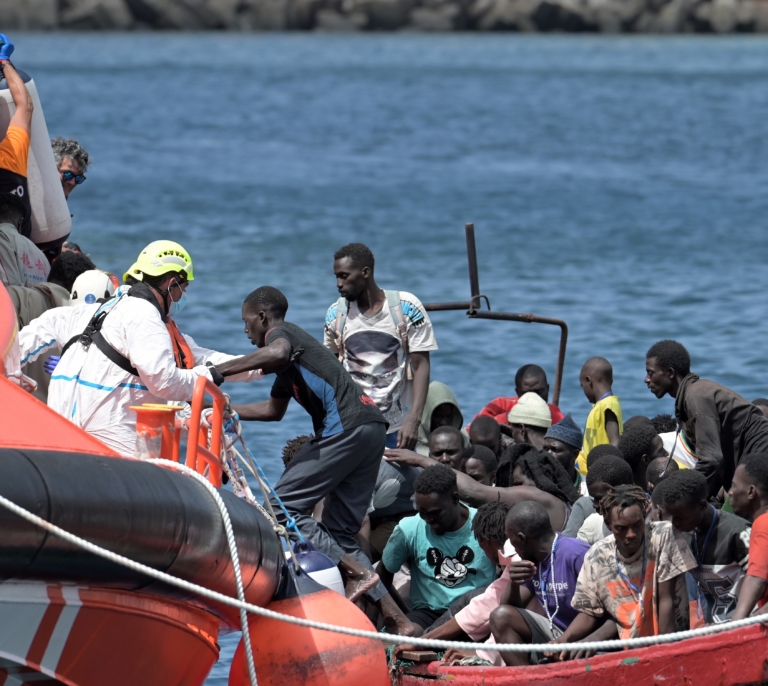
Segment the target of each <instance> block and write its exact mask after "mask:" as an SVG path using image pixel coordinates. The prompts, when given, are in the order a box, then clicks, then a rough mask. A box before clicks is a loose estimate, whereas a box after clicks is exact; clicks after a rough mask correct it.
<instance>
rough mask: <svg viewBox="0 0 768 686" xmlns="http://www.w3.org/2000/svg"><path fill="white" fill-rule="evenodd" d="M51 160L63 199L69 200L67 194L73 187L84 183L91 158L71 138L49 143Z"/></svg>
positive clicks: (57, 139)
mask: <svg viewBox="0 0 768 686" xmlns="http://www.w3.org/2000/svg"><path fill="white" fill-rule="evenodd" d="M51 147H52V148H53V158H54V159H55V160H56V166H57V167H58V169H59V178H60V179H61V187H62V188H63V189H64V197H65V198H66V199H67V200H69V194H70V193H71V192H72V191H73V190H74V188H75V186H79V185H80V184H81V183H83V181H85V179H86V176H85V172H87V171H88V165H89V164H90V162H91V157H90V155H89V154H88V151H87V150H86V149H85V148H84V147H83V146H82V145H80V143H78V142H77V141H76V140H74V139H73V138H54V139H53V140H52V141H51Z"/></svg>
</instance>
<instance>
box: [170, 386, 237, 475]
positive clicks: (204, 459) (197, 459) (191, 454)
mask: <svg viewBox="0 0 768 686" xmlns="http://www.w3.org/2000/svg"><path fill="white" fill-rule="evenodd" d="M206 394H208V395H210V396H211V397H212V398H213V413H212V414H211V416H210V422H211V447H212V448H213V449H214V450H220V448H221V438H222V436H223V434H224V409H225V408H226V406H227V399H226V398H225V397H224V394H223V393H222V392H221V391H220V390H219V387H218V386H217V385H216V384H215V383H213V381H211V380H210V379H207V378H206V377H204V376H201V377H200V378H199V379H198V380H197V382H196V383H195V391H194V393H193V394H192V416H191V417H190V418H189V421H188V422H187V426H188V427H189V435H188V436H187V461H186V465H187V467H189V468H190V469H195V470H197V472H198V473H200V474H202V473H203V472H204V471H205V466H206V464H207V465H208V468H209V469H208V480H209V481H210V482H211V484H213V485H214V486H216V487H217V488H221V473H222V469H221V457H219V455H218V454H214V453H212V452H211V451H210V450H208V436H207V433H208V432H207V431H203V430H202V429H201V427H200V418H201V416H202V413H203V403H204V400H205V396H206ZM177 433H178V432H177ZM177 454H178V453H177ZM176 461H177V462H178V458H177V460H176Z"/></svg>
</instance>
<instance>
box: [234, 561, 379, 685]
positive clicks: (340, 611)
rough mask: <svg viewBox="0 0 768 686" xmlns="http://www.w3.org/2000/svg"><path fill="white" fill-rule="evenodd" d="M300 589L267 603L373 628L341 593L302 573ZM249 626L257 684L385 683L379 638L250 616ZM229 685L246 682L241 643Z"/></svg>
mask: <svg viewBox="0 0 768 686" xmlns="http://www.w3.org/2000/svg"><path fill="white" fill-rule="evenodd" d="M298 585H299V593H296V592H294V593H291V594H290V595H291V597H287V598H283V599H281V600H274V601H272V602H271V603H270V604H269V605H268V606H267V608H268V609H270V610H274V611H275V612H281V613H283V614H286V615H290V616H291V617H300V618H302V619H312V620H314V621H317V622H328V623H329V624H337V625H339V626H344V627H347V628H350V629H363V630H365V631H376V628H375V627H374V626H373V624H371V622H370V621H369V619H368V618H367V617H366V616H365V614H363V612H362V611H361V610H360V609H359V608H358V607H357V606H356V605H354V604H353V603H350V602H349V601H348V600H347V599H346V598H345V597H344V596H343V595H340V594H339V593H336V592H335V591H331V590H330V589H327V588H325V587H323V586H320V585H319V584H317V583H316V582H315V581H313V580H312V579H310V578H309V577H307V576H306V575H301V576H300V577H299V578H298ZM248 627H249V629H250V634H251V643H252V645H253V659H254V662H255V664H256V675H257V677H258V680H259V686H362V685H363V684H364V685H365V686H390V679H389V670H388V668H387V660H386V655H385V653H384V647H383V645H382V643H381V642H379V641H377V640H372V639H369V638H357V637H355V636H348V635H346V634H339V633H336V632H332V631H322V630H319V629H309V628H306V627H302V626H297V625H295V624H288V623H286V622H282V621H278V620H274V619H268V618H266V617H258V616H250V617H249V620H248ZM229 686H250V681H249V679H248V667H247V664H246V658H245V647H244V646H243V642H242V640H241V641H240V643H239V645H238V646H237V650H236V651H235V656H234V658H233V659H232V666H231V668H230V672H229Z"/></svg>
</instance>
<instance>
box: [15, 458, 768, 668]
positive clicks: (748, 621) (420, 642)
mask: <svg viewBox="0 0 768 686" xmlns="http://www.w3.org/2000/svg"><path fill="white" fill-rule="evenodd" d="M172 464H173V465H174V466H178V465H177V463H175V462H173V463H172ZM217 495H218V494H217ZM0 505H2V506H3V507H5V508H6V509H8V510H10V511H11V512H13V513H15V514H17V515H19V517H22V518H23V519H26V520H27V521H28V522H31V523H32V524H35V525H36V526H39V527H40V528H41V529H45V530H46V531H49V532H51V533H52V534H55V535H56V536H59V537H60V538H63V539H64V540H65V541H69V542H70V543H72V544H73V545H77V546H79V547H80V548H83V550H87V551H88V552H90V553H93V554H94V555H98V556H99V557H103V558H104V559H106V560H110V561H112V562H115V563H117V564H120V565H123V566H124V567H128V568H129V569H133V570H134V571H137V572H141V573H143V574H146V575H147V576H150V577H152V578H154V579H158V580H159V581H163V582H165V583H167V584H169V585H171V586H176V587H178V588H182V589H184V590H185V591H190V592H192V593H196V594H198V595H201V596H203V597H204V598H210V599H211V600H215V601H216V602H219V603H221V604H223V605H228V606H230V607H236V608H238V609H242V610H246V611H247V612H251V613H253V614H255V615H259V616H261V617H267V618H268V619H274V620H277V621H282V622H287V623H288V624H295V625H297V626H303V627H307V628H310V629H320V630H322V631H334V632H336V633H339V634H346V635H347V636H356V637H358V638H369V639H372V640H376V641H381V642H383V643H394V644H408V645H417V646H421V647H423V648H437V649H438V650H447V649H449V648H455V649H457V650H466V649H472V650H476V649H477V648H482V649H483V650H489V651H501V652H514V653H528V652H536V653H545V652H551V651H552V650H553V648H554V650H556V651H558V652H559V651H570V650H617V649H619V648H642V647H645V646H650V645H660V644H663V643H676V642H677V641H682V640H684V639H687V638H698V637H700V636H709V635H712V634H719V633H721V632H723V631H729V630H731V629H740V628H742V627H746V626H752V625H754V624H762V623H764V622H768V614H762V615H755V616H753V617H747V618H745V619H739V620H737V621H735V622H724V623H722V624H712V625H711V626H706V627H702V628H701V629H690V630H688V631H680V632H678V633H674V634H662V635H661V636H644V637H642V638H629V639H614V640H611V641H584V642H581V643H561V644H559V645H557V646H553V645H552V644H551V643H538V644H531V645H526V644H524V643H506V644H505V643H497V644H486V643H469V642H464V641H441V640H438V639H434V638H413V637H411V636H398V635H395V634H384V633H377V632H375V631H365V630H362V629H350V628H348V627H344V626H337V625H334V624H326V623H324V622H315V621H313V620H310V619H301V618H299V617H291V616H290V615H285V614H282V613H280V612H275V611H274V610H268V609H267V608H264V607H258V606H256V605H252V604H250V603H246V602H242V601H240V600H238V599H236V598H230V597H229V596H225V595H223V594H222V593H217V592H216V591H211V590H209V589H207V588H204V587H202V586H198V585H197V584H193V583H191V582H189V581H184V580H183V579H178V578H177V577H174V576H171V575H170V574H166V573H165V572H160V571H158V570H156V569H153V568H152V567H147V566H146V565H143V564H141V563H140V562H134V561H133V560H129V559H128V558H127V557H123V556H122V555H118V554H117V553H113V552H112V551H110V550H106V549H104V548H101V547H100V546H97V545H94V544H93V543H90V542H89V541H86V540H85V539H82V538H80V537H79V536H75V535H74V534H71V533H69V532H68V531H65V530H64V529H62V528H61V527H58V526H56V525H55V524H51V523H50V522H47V521H46V520H44V519H42V518H41V517H38V516H37V515H35V514H33V513H31V512H29V511H28V510H25V509H24V508H23V507H19V506H18V505H16V503H14V502H12V501H10V500H8V499H7V498H5V497H3V496H0Z"/></svg>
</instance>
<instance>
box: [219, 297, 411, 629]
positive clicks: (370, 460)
mask: <svg viewBox="0 0 768 686" xmlns="http://www.w3.org/2000/svg"><path fill="white" fill-rule="evenodd" d="M287 311H288V300H287V299H286V297H285V296H284V295H283V294H282V293H281V292H280V291H279V290H277V289H276V288H272V287H271V286H262V287H261V288H258V289H256V290H255V291H253V292H252V293H250V294H249V295H248V296H247V297H246V299H245V302H244V303H243V310H242V313H243V321H244V322H245V333H246V335H247V336H248V338H249V340H250V341H251V343H252V344H253V345H256V346H258V347H259V350H257V351H256V352H253V353H250V354H249V355H245V356H244V357H241V358H238V359H236V360H232V361H230V362H225V363H224V364H222V365H219V366H218V367H217V369H218V372H220V373H221V374H222V375H223V376H224V377H229V376H231V375H233V374H240V373H242V372H246V371H249V370H255V369H261V371H262V372H263V373H264V374H275V375H276V376H277V378H276V379H275V383H274V384H273V386H272V392H271V395H270V398H269V400H264V401H262V402H258V403H250V404H247V405H233V409H234V410H235V411H236V412H237V413H238V414H239V415H240V419H242V420H246V421H259V422H279V421H280V420H281V419H282V418H283V417H284V416H285V413H286V411H287V409H288V404H289V403H290V401H291V398H294V399H295V400H296V402H298V403H299V405H301V406H302V407H303V408H304V409H305V410H306V411H307V413H308V414H309V415H310V417H311V418H312V425H313V428H314V434H315V438H313V439H312V440H311V441H308V442H307V443H306V444H304V446H303V447H302V448H301V450H299V452H298V453H297V454H296V455H295V456H294V457H293V459H292V460H291V461H290V463H289V464H288V466H287V467H286V469H285V471H284V472H283V475H282V476H281V477H280V480H279V481H278V482H277V485H276V486H275V493H276V494H277V496H278V497H279V498H280V499H281V500H282V502H283V504H284V505H285V507H286V509H287V510H288V512H289V513H290V516H291V517H293V518H294V519H295V520H296V523H297V525H298V527H299V529H300V531H301V533H302V535H303V536H304V537H305V538H308V539H309V540H310V541H312V543H313V544H314V545H315V546H316V547H317V548H318V550H320V551H321V552H323V553H325V554H326V555H327V556H328V557H330V558H331V559H332V560H333V561H334V562H335V563H336V564H337V565H338V567H339V569H340V570H341V572H342V574H343V575H344V577H345V579H346V583H347V586H346V589H347V598H349V599H350V600H355V599H357V598H359V597H360V596H361V595H363V594H367V595H368V596H369V597H370V598H371V599H372V600H373V601H374V602H378V603H379V604H380V608H379V609H381V611H382V614H383V615H384V616H385V621H387V620H389V619H391V620H392V621H394V622H395V623H396V624H397V627H398V629H400V630H401V631H402V632H403V633H406V632H409V631H412V627H411V626H410V623H409V622H408V621H407V620H406V619H405V616H404V615H402V613H400V612H399V611H398V609H397V606H396V605H395V602H394V600H393V599H392V598H391V596H389V595H388V594H387V593H386V591H385V590H384V588H383V586H381V584H380V583H379V577H378V575H377V574H376V573H375V572H374V571H373V568H372V567H371V563H370V560H369V559H368V557H367V556H366V555H365V553H364V552H363V551H362V550H361V549H360V544H359V543H358V542H357V540H356V538H355V535H356V534H357V533H358V531H360V526H361V524H362V521H363V518H364V517H365V514H366V512H367V510H368V506H369V505H370V504H371V494H372V493H373V489H374V486H375V485H376V478H377V476H378V472H379V464H380V462H381V456H382V453H383V452H384V441H385V438H386V430H387V423H386V420H385V419H384V416H383V415H382V414H381V412H380V411H379V410H378V409H377V408H376V405H375V404H374V402H373V401H372V400H371V399H370V398H369V397H368V396H367V395H365V393H363V392H362V391H361V390H360V389H359V388H358V387H357V386H356V385H355V382H354V381H353V380H352V377H350V375H349V374H348V373H347V372H346V371H345V370H344V368H343V367H342V366H341V364H339V361H338V360H337V359H336V357H335V356H334V355H333V354H332V353H331V352H329V351H328V350H327V349H326V348H325V347H324V346H323V345H322V344H321V343H320V342H318V341H317V340H315V338H313V337H312V336H311V335H310V334H308V333H307V332H306V331H304V330H303V329H301V328H299V327H298V326H296V325H295V324H291V323H289V322H286V321H285V314H286V312H287ZM323 499H325V507H324V508H323V514H322V522H318V521H317V520H315V519H314V518H313V517H312V516H311V514H310V513H311V512H312V509H313V508H314V506H315V505H316V504H317V503H319V502H320V501H321V500H323ZM274 509H275V512H276V513H277V516H278V518H279V519H280V523H281V524H285V522H286V521H287V520H286V517H285V515H284V513H283V512H282V509H281V508H280V507H279V506H278V504H277V502H275V503H274Z"/></svg>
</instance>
